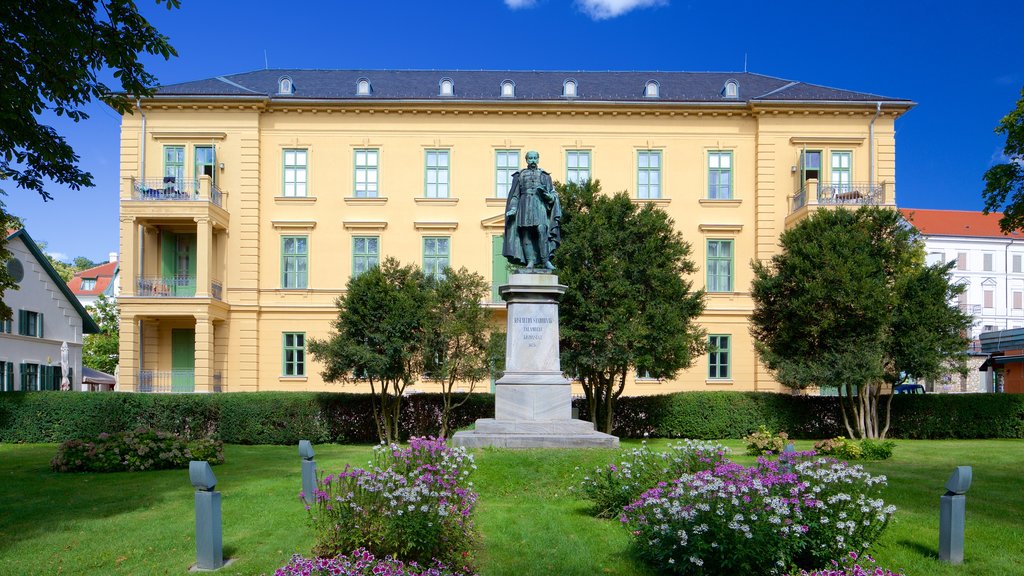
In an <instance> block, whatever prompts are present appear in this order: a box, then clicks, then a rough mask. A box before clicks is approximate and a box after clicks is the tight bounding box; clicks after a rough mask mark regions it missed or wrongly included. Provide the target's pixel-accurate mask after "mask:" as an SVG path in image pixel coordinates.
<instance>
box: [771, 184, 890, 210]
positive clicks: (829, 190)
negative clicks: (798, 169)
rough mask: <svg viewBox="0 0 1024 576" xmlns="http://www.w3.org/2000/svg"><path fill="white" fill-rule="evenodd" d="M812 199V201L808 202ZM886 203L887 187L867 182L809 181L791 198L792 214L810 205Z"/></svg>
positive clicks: (873, 204)
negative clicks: (835, 182)
mask: <svg viewBox="0 0 1024 576" xmlns="http://www.w3.org/2000/svg"><path fill="white" fill-rule="evenodd" d="M808 199H810V201H808ZM884 203H885V186H884V185H882V184H873V183H872V184H868V183H867V182H845V183H842V184H831V183H828V182H820V183H819V182H815V181H813V180H811V181H808V182H807V184H805V185H804V186H802V187H801V188H800V190H799V191H798V192H797V193H796V194H794V195H793V196H792V198H791V206H790V212H796V211H797V210H799V209H801V208H803V207H804V206H806V205H808V204H821V205H825V206H878V205H881V204H884Z"/></svg>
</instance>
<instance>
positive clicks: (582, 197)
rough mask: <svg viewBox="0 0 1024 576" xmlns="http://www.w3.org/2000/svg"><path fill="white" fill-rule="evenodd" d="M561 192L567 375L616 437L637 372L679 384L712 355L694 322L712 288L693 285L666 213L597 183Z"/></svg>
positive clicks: (558, 257)
mask: <svg viewBox="0 0 1024 576" xmlns="http://www.w3.org/2000/svg"><path fill="white" fill-rule="evenodd" d="M557 188H558V192H559V195H560V197H561V200H562V211H563V216H562V235H563V238H564V241H563V243H562V245H561V247H559V249H558V251H556V252H555V266H556V267H557V268H558V279H559V281H560V282H562V283H563V284H565V285H566V286H567V290H566V293H565V295H564V296H563V297H562V300H561V305H560V306H559V323H560V329H561V345H560V346H561V361H562V369H563V370H565V371H566V372H567V373H568V374H571V375H572V376H574V377H575V378H576V379H578V380H579V381H580V383H581V384H582V385H583V391H584V393H585V394H586V397H587V402H588V403H589V407H590V415H591V420H592V421H593V422H594V425H595V427H596V428H597V429H598V430H602V431H604V432H607V433H611V431H612V426H613V423H614V411H615V401H616V400H617V399H618V398H619V397H620V396H621V395H622V391H623V389H624V388H625V384H626V376H627V374H629V373H630V371H642V372H646V373H649V374H650V375H651V376H652V377H657V378H671V377H673V376H675V374H676V373H677V372H678V371H679V370H680V369H682V368H686V367H688V366H690V365H691V364H692V362H693V360H694V358H695V357H697V356H699V355H700V354H702V353H703V352H704V350H705V349H706V346H707V342H706V339H707V336H706V334H705V332H704V330H703V329H701V328H700V327H699V326H698V325H697V324H696V323H695V322H696V319H697V317H698V316H700V314H701V313H702V312H703V311H704V291H703V290H696V291H695V290H693V289H692V284H691V282H690V281H689V280H687V279H686V278H685V277H686V276H687V275H690V274H693V273H694V272H695V271H696V269H697V268H696V266H695V264H694V262H693V261H692V260H691V259H690V246H689V244H687V243H686V242H685V241H684V240H683V237H682V235H681V234H680V233H679V232H677V231H676V230H675V228H674V225H673V222H672V220H671V219H670V218H669V217H668V215H667V214H665V212H664V211H663V210H660V209H658V208H655V207H654V206H653V205H651V204H647V205H645V206H643V207H642V208H641V207H638V206H637V205H636V204H634V203H633V202H632V201H631V200H630V198H629V196H628V195H626V193H625V192H620V193H618V194H615V195H614V196H606V195H603V194H601V193H600V190H601V186H600V183H599V182H596V181H594V182H587V183H586V184H584V185H577V184H568V185H562V184H559V185H558V186H557Z"/></svg>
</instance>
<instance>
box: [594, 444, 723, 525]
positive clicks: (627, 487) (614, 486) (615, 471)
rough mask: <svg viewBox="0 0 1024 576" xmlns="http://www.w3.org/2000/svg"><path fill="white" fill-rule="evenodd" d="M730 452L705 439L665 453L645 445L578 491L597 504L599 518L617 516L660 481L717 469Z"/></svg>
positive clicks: (596, 474)
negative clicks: (653, 450)
mask: <svg viewBox="0 0 1024 576" xmlns="http://www.w3.org/2000/svg"><path fill="white" fill-rule="evenodd" d="M728 453H729V449H728V448H726V447H725V446H722V445H721V444H718V443H717V442H706V441H702V440H682V441H679V442H676V443H674V444H670V445H669V446H668V450H666V451H664V452H652V451H651V449H650V448H649V447H648V446H647V442H644V443H643V444H641V445H640V447H639V448H633V449H632V450H627V451H624V452H623V453H622V455H621V458H622V460H621V461H620V462H619V463H618V464H608V465H607V466H601V467H599V468H595V469H594V470H593V471H592V472H590V474H588V475H587V476H585V477H584V478H583V480H582V481H581V482H580V485H579V487H578V488H577V489H576V490H578V491H579V492H580V493H582V495H583V497H584V498H586V499H588V500H590V501H591V502H593V503H594V510H595V513H596V514H597V516H601V517H614V516H616V515H617V514H619V513H621V512H622V507H623V506H625V505H627V504H629V503H630V502H633V501H635V500H636V499H637V498H639V497H640V495H641V494H643V493H644V491H645V490H647V489H649V488H651V487H652V486H656V485H657V484H658V482H663V481H664V482H667V481H669V480H672V479H673V478H679V476H680V475H682V474H686V473H693V472H697V471H699V470H708V469H710V468H713V467H714V466H715V465H716V464H719V463H721V462H724V461H725V456H726V455H727V454H728ZM576 470H577V471H579V468H577V469H576Z"/></svg>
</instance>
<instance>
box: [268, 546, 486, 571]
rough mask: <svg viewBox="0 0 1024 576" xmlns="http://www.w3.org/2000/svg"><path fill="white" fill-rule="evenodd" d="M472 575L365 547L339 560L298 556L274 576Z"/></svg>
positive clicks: (279, 569) (338, 558)
mask: <svg viewBox="0 0 1024 576" xmlns="http://www.w3.org/2000/svg"><path fill="white" fill-rule="evenodd" d="M468 574H471V572H465V571H458V570H453V569H451V568H448V567H447V566H445V565H444V564H442V563H441V562H434V563H433V564H432V565H430V566H420V565H419V564H417V563H416V562H409V563H405V562H402V561H401V560H396V559H395V558H394V557H391V556H389V557H387V558H384V559H379V558H377V557H375V556H374V555H373V554H372V553H370V552H369V551H367V550H366V549H365V548H359V549H357V550H355V551H353V552H352V553H351V554H349V555H343V556H338V557H336V558H303V557H302V556H301V555H299V554H296V555H294V556H292V559H291V561H290V562H289V563H288V564H287V565H286V566H284V567H282V568H278V569H277V571H275V572H274V576H371V575H372V576H460V575H468Z"/></svg>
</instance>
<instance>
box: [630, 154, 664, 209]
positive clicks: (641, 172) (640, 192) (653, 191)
mask: <svg viewBox="0 0 1024 576" xmlns="http://www.w3.org/2000/svg"><path fill="white" fill-rule="evenodd" d="M636 178H637V185H636V197H637V198H642V199H656V198H661V151H660V150H640V151H639V152H637V174H636Z"/></svg>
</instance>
